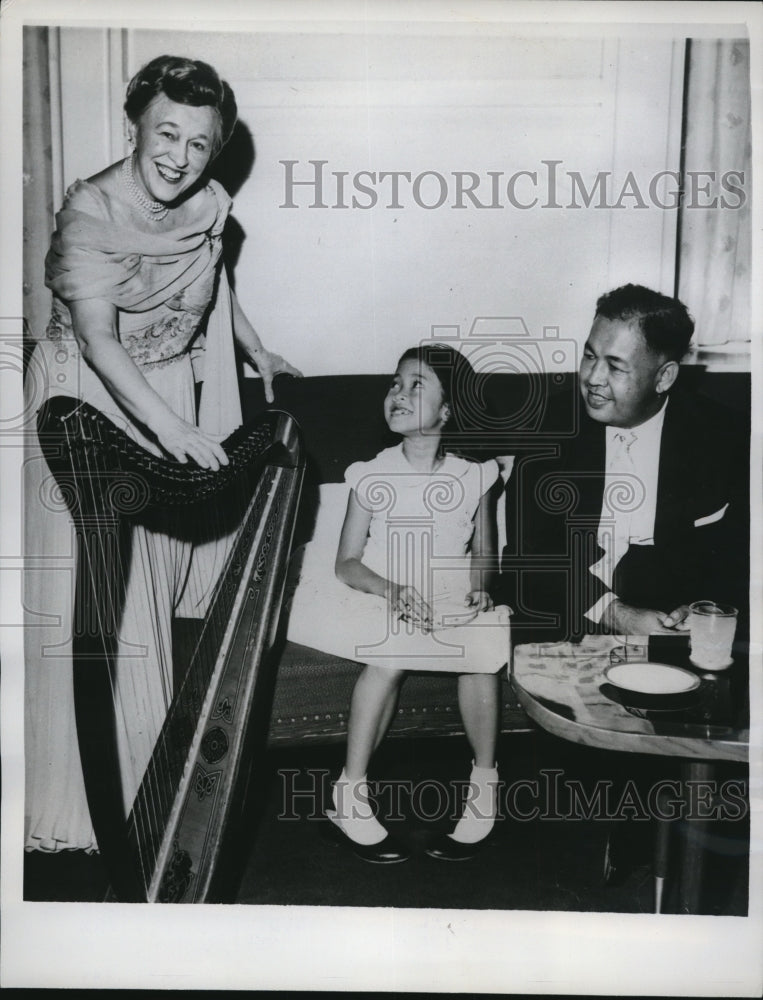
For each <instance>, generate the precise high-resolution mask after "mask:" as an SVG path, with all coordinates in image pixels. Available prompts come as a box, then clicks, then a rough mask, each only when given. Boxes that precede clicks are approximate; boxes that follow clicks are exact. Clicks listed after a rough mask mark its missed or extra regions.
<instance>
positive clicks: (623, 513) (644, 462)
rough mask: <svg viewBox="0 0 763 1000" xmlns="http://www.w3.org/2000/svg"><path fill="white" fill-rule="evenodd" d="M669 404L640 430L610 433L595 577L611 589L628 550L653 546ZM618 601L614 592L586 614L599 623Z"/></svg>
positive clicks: (614, 429) (616, 429)
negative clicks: (664, 426)
mask: <svg viewBox="0 0 763 1000" xmlns="http://www.w3.org/2000/svg"><path fill="white" fill-rule="evenodd" d="M666 408H667V400H666V402H665V404H664V405H663V406H662V407H661V408H660V410H659V412H658V413H656V414H655V415H654V416H653V417H650V418H649V420H646V421H644V423H643V424H639V425H638V426H637V427H630V428H628V427H607V428H606V457H605V462H604V497H603V500H602V508H601V515H600V517H599V530H598V536H597V537H598V542H599V545H600V546H601V547H602V548H603V549H604V555H603V556H602V557H601V559H600V560H599V561H598V562H597V563H595V564H594V565H593V566H591V572H592V573H595V574H596V576H598V577H599V579H600V580H601V581H602V582H603V583H604V584H605V585H606V586H607V587H611V586H612V578H613V575H614V571H615V567H616V566H617V564H618V562H619V561H620V560H621V559H622V557H623V556H624V555H625V553H626V552H627V550H628V547H629V546H630V545H653V544H654V521H655V515H656V511H657V477H658V475H659V469H660V443H661V440H662V427H663V424H664V422H665V410H666ZM616 597H617V594H613V593H612V592H611V590H610V591H609V592H608V593H606V594H604V595H603V596H602V597H601V598H600V599H599V600H598V601H597V602H596V604H594V606H593V607H592V608H590V609H589V610H588V611H587V612H586V618H588V619H590V620H591V621H594V622H598V621H600V620H601V616H602V615H603V614H604V612H605V610H606V609H607V608H608V607H609V605H610V604H611V603H612V601H614V600H615V599H616Z"/></svg>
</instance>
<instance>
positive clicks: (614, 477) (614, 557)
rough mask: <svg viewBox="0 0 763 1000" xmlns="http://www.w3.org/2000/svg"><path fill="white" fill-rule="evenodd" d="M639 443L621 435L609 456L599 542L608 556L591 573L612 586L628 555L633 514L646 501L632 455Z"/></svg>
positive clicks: (631, 435) (625, 432)
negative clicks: (623, 559) (621, 563)
mask: <svg viewBox="0 0 763 1000" xmlns="http://www.w3.org/2000/svg"><path fill="white" fill-rule="evenodd" d="M635 440H636V434H635V433H634V432H633V431H632V430H628V429H625V430H621V431H617V432H616V434H615V435H614V438H613V447H612V449H611V451H612V453H611V455H608V456H607V468H606V475H605V477H604V499H603V502H602V508H601V519H600V521H599V531H598V542H599V545H600V546H601V547H602V548H603V549H604V555H603V557H602V558H601V560H600V561H599V562H598V563H596V565H595V566H592V567H591V570H592V572H594V573H596V575H597V576H598V577H599V579H601V580H603V581H604V582H605V583H606V584H607V585H608V586H610V585H611V583H612V574H613V573H614V570H615V566H617V564H618V563H619V562H620V560H621V559H622V557H623V556H624V555H625V553H626V552H627V551H628V544H629V542H630V523H631V513H632V511H633V510H635V509H636V507H637V506H638V504H639V503H641V502H642V501H643V497H642V493H643V488H642V487H641V485H640V484H639V482H638V480H637V478H636V473H635V468H634V465H633V459H632V457H631V453H630V451H631V447H632V446H633V442H634V441H635Z"/></svg>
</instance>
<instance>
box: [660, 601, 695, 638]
mask: <svg viewBox="0 0 763 1000" xmlns="http://www.w3.org/2000/svg"><path fill="white" fill-rule="evenodd" d="M662 624H663V625H664V626H665V628H668V629H671V630H673V631H674V632H688V631H689V605H688V604H682V605H681V607H680V608H676V610H675V611H671V612H670V614H669V615H666V616H665V621H664V622H663V623H662Z"/></svg>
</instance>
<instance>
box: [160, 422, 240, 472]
mask: <svg viewBox="0 0 763 1000" xmlns="http://www.w3.org/2000/svg"><path fill="white" fill-rule="evenodd" d="M154 433H155V434H156V436H157V438H158V439H159V444H160V445H161V446H162V448H163V449H164V450H165V451H166V452H168V453H169V454H170V455H172V457H173V458H175V459H177V461H178V462H184V463H185V462H188V460H189V459H190V460H191V461H192V462H195V463H196V464H197V465H199V466H201V468H202V469H212V470H213V472H217V470H218V469H219V468H220V466H221V465H227V464H228V456H227V455H226V454H225V451H224V450H223V447H222V445H221V444H220V442H219V441H216V440H215V439H214V438H212V437H210V436H209V435H208V434H205V433H204V432H203V431H201V430H200V429H199V428H198V427H195V426H194V425H193V424H189V423H188V422H187V421H185V420H183V419H181V418H180V417H178V416H176V414H174V413H171V412H170V413H169V414H168V415H167V416H166V417H165V418H163V419H162V421H161V425H160V426H157V427H154Z"/></svg>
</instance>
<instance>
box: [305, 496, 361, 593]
mask: <svg viewBox="0 0 763 1000" xmlns="http://www.w3.org/2000/svg"><path fill="white" fill-rule="evenodd" d="M349 495H350V487H349V486H348V485H347V483H323V485H322V486H321V487H320V493H319V500H318V513H317V516H316V519H315V528H314V530H313V537H312V538H311V539H310V541H309V542H308V543H307V544H306V545H305V551H304V557H303V560H302V571H301V573H300V575H301V576H306V577H309V578H310V579H317V578H318V577H319V576H321V575H322V574H323V573H327V574H329V575H330V576H332V577H333V576H334V563H335V562H336V552H337V548H338V546H339V536H340V534H341V533H342V525H343V524H344V515H345V514H346V512H347V498H348V497H349Z"/></svg>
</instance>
